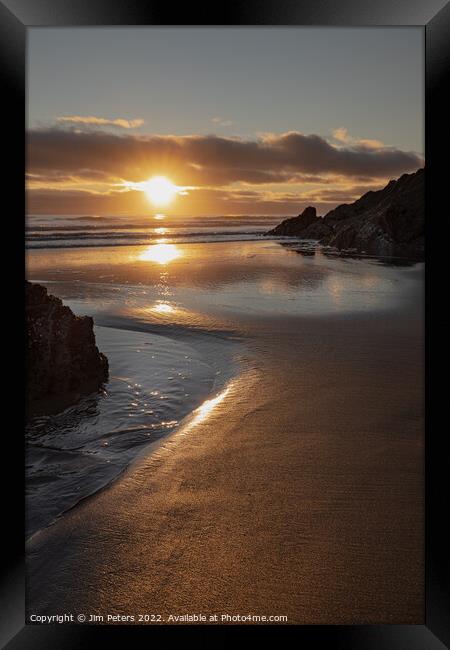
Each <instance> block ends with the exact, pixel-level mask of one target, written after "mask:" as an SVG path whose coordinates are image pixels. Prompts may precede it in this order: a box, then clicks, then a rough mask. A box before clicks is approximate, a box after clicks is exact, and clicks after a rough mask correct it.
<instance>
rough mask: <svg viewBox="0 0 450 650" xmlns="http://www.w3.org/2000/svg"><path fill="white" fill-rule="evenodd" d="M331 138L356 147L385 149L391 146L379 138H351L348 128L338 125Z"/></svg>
mask: <svg viewBox="0 0 450 650" xmlns="http://www.w3.org/2000/svg"><path fill="white" fill-rule="evenodd" d="M333 138H334V139H335V140H336V141H337V142H342V143H343V144H346V145H350V146H352V147H353V148H356V149H386V150H387V149H391V148H392V147H388V146H387V145H385V144H384V143H383V142H381V140H370V139H361V138H353V137H352V136H351V135H350V134H349V132H348V130H347V129H346V128H345V127H343V126H341V127H339V129H334V131H333Z"/></svg>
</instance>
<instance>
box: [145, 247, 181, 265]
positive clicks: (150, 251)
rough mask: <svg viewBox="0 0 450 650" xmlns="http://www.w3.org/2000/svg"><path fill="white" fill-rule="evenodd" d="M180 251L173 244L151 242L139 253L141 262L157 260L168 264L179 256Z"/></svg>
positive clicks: (159, 262)
mask: <svg viewBox="0 0 450 650" xmlns="http://www.w3.org/2000/svg"><path fill="white" fill-rule="evenodd" d="M181 255H182V253H181V251H180V250H179V249H178V248H177V246H175V244H152V246H148V248H146V249H145V250H144V251H142V253H141V254H140V255H139V259H140V260H141V261H142V262H157V263H158V264H169V262H173V260H176V259H177V257H181Z"/></svg>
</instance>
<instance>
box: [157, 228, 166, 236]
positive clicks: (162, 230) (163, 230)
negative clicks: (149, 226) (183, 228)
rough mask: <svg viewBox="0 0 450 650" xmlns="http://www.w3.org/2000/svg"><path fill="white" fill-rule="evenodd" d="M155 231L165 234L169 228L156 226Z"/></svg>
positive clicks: (158, 233)
mask: <svg viewBox="0 0 450 650" xmlns="http://www.w3.org/2000/svg"><path fill="white" fill-rule="evenodd" d="M155 232H156V234H157V235H165V234H166V232H167V228H155Z"/></svg>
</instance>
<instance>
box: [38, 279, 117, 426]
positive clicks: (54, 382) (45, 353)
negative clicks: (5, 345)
mask: <svg viewBox="0 0 450 650" xmlns="http://www.w3.org/2000/svg"><path fill="white" fill-rule="evenodd" d="M25 316H26V346H27V349H26V406H27V416H31V415H37V414H45V413H52V412H57V411H59V410H62V409H64V408H66V407H67V406H69V405H70V404H73V403H75V402H76V401H77V400H78V399H79V398H80V397H81V395H86V394H89V393H92V392H94V391H96V390H98V389H99V387H100V386H101V384H102V383H103V382H105V381H106V380H107V379H108V360H107V358H106V357H105V355H104V354H102V353H101V352H99V351H98V348H97V346H96V345H95V336H94V330H93V320H92V318H90V317H89V316H82V317H79V316H75V315H74V313H73V312H72V311H71V309H69V307H66V306H64V305H63V303H62V301H61V300H60V299H59V298H56V297H55V296H51V295H49V294H48V293H47V289H46V288H45V287H43V286H41V285H39V284H32V283H31V282H25Z"/></svg>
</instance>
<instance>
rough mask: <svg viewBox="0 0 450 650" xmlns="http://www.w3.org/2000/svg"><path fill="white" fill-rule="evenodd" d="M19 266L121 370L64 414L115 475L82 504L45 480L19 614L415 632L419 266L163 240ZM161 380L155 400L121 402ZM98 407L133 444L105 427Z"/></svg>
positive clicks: (45, 257) (420, 503) (270, 244)
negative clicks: (52, 500)
mask: <svg viewBox="0 0 450 650" xmlns="http://www.w3.org/2000/svg"><path fill="white" fill-rule="evenodd" d="M253 239H256V237H253ZM288 243H289V242H288ZM297 248H298V247H297ZM27 275H28V278H29V279H30V280H31V281H37V282H41V283H42V284H45V286H47V288H48V290H49V291H50V292H53V293H55V295H58V296H59V297H61V298H62V299H63V300H64V302H65V304H68V305H69V306H71V308H72V309H73V310H74V311H75V312H76V313H87V314H89V315H92V316H93V317H94V321H95V324H96V328H97V330H96V331H97V339H98V344H99V346H100V349H102V345H101V342H102V341H103V342H104V346H106V347H107V348H108V352H109V355H108V356H109V360H110V367H111V371H112V377H113V380H112V381H113V382H114V381H116V379H117V377H118V376H119V375H120V376H123V377H126V378H127V380H128V379H129V380H130V381H129V383H127V384H126V390H125V394H124V393H121V392H120V391H117V390H116V389H114V388H110V389H109V390H110V394H109V401H108V396H106V397H105V398H104V400H103V401H102V399H103V398H102V397H98V400H100V402H99V404H100V406H99V405H98V404H97V406H96V407H95V408H96V409H97V412H96V414H95V415H94V416H92V417H93V418H94V419H93V420H92V427H90V428H86V427H85V425H80V423H79V421H78V422H77V423H75V424H73V423H72V424H71V427H72V429H71V432H72V433H71V435H72V438H71V439H70V444H71V445H72V447H71V450H70V451H71V453H72V454H73V453H74V452H75V447H76V445H75V444H72V442H73V440H74V439H76V440H78V441H79V440H80V436H81V439H82V448H81V449H80V451H79V452H78V453H79V455H78V456H77V463H78V461H79V459H80V458H81V459H83V461H84V460H85V459H86V458H88V459H89V462H91V461H92V463H95V462H96V461H97V459H99V458H100V459H101V460H102V461H105V463H106V461H107V460H109V461H111V462H112V463H113V464H115V467H116V469H117V471H115V472H110V471H109V469H108V470H107V471H106V470H104V469H103V468H104V467H106V464H105V465H102V466H101V467H102V469H101V470H98V473H97V474H95V481H94V482H93V483H92V486H91V487H92V489H90V490H88V491H87V492H86V494H85V495H83V498H79V499H76V498H74V497H73V494H74V485H73V482H72V483H71V482H70V481H69V482H68V480H67V476H68V475H69V474H70V476H71V477H72V479H73V477H75V479H76V480H77V481H79V482H80V483H81V482H82V480H81V476H82V473H79V474H77V472H78V469H77V467H78V465H76V466H75V465H74V466H70V468H69V470H70V471H68V472H67V473H64V471H61V466H59V469H58V472H55V476H56V478H55V476H53V477H51V478H52V480H53V483H55V482H56V484H57V485H63V486H65V490H66V495H68V497H69V496H70V498H68V497H67V500H66V501H64V500H63V501H64V502H63V501H61V500H59V501H58V502H57V504H56V505H55V508H54V511H53V512H52V513H47V514H46V513H45V512H44V510H45V509H44V510H43V511H42V512H43V514H42V517H41V519H40V520H39V521H40V522H41V524H39V525H36V526H34V527H32V530H31V532H32V534H31V536H30V537H29V539H28V541H27V616H28V617H29V616H30V615H32V614H42V615H43V614H54V613H63V612H72V613H74V614H78V613H82V614H95V615H98V616H105V617H106V616H107V615H123V616H127V615H133V616H135V617H136V620H134V621H129V622H136V623H146V622H147V623H154V622H156V623H167V622H170V623H176V622H183V621H181V620H178V621H177V620H173V619H170V618H169V617H171V616H172V617H173V616H175V617H177V616H178V617H180V616H183V615H189V614H205V615H208V616H209V615H214V614H217V616H218V621H217V622H219V623H220V622H223V621H221V619H220V617H221V616H222V615H229V616H231V617H232V616H236V615H242V616H244V615H248V614H251V615H254V616H259V617H264V616H267V617H269V616H276V617H287V621H286V620H284V619H280V620H278V621H277V620H275V621H273V622H280V623H283V624H285V623H286V622H287V623H288V624H290V623H291V624H293V623H299V624H383V623H404V624H407V623H421V622H423V620H424V574H423V572H424V563H423V554H424V548H423V533H424V512H423V507H424V499H423V489H424V473H423V445H424V439H423V436H424V432H423V322H422V320H423V265H421V264H416V265H411V266H395V265H389V264H385V263H383V262H382V261H381V262H380V261H379V260H374V259H364V258H363V259H353V258H341V257H335V256H329V255H327V254H326V253H325V252H324V251H321V250H319V249H318V250H315V249H314V247H311V245H309V246H307V247H304V248H303V249H302V250H301V251H300V252H298V251H297V250H295V247H292V246H286V245H284V246H283V245H282V244H280V243H279V242H277V241H270V240H266V241H239V242H237V241H226V242H224V241H219V240H216V241H208V242H196V243H192V242H186V241H185V240H184V241H181V243H179V242H177V241H175V242H174V240H170V239H169V240H166V241H161V242H159V243H155V244H152V245H150V246H125V245H123V246H118V247H114V246H109V247H104V248H102V247H99V248H86V249H82V248H80V247H78V248H72V247H71V248H69V247H68V248H65V249H62V248H58V249H55V250H50V249H48V248H46V249H42V250H39V249H36V250H30V251H28V256H27ZM133 337H138V338H136V339H133ZM145 343H149V344H152V345H154V346H155V350H156V354H154V355H153V356H154V359H152V354H149V355H148V356H144V354H143V352H142V350H143V349H144V345H145ZM126 345H128V346H131V347H132V350H133V354H134V355H135V356H134V357H133V354H131V352H130V349H127V348H126ZM186 346H188V347H186ZM138 351H140V352H138ZM136 355H137V357H136ZM136 358H137V359H139V363H135V362H134V361H133V359H136ZM181 359H184V360H186V359H188V360H189V367H188V368H184V367H183V368H182V366H181V365H180V363H181ZM120 364H122V365H120ZM123 364H125V365H123ZM119 368H120V372H119ZM133 368H134V370H133ZM136 368H138V370H136ZM147 368H148V373H149V374H148V376H147V374H146V369H147ZM156 369H157V370H158V371H157V372H156ZM177 372H179V373H182V374H183V373H184V374H183V376H184V377H186V379H183V380H182V381H181V379H180V380H176V381H175V380H174V377H175V374H174V373H177ZM133 373H136V374H133ZM151 373H153V375H152V374H151ZM177 376H181V375H177ZM148 377H150V378H151V381H150V382H149V383H148V384H146V383H145V382H146V381H149V380H148ZM115 378H116V379H115ZM133 379H135V381H134V383H133ZM158 381H159V384H158V388H157V389H156V390H158V391H159V392H160V394H159V397H161V395H163V396H165V397H167V399H168V402H167V406H166V407H165V408H166V409H167V410H166V411H164V412H158V413H155V409H154V407H153V406H151V405H150V406H146V407H144V406H143V405H141V404H140V402H139V401H137V402H135V403H136V404H138V406H137V407H133V408H131V407H130V406H129V405H130V403H131V402H130V400H131V397H132V394H133V387H135V384H140V385H141V386H140V387H141V388H142V391H143V392H144V393H145V394H146V396H147V397H148V396H150V394H151V392H152V391H153V390H155V387H154V385H156V383H157V382H158ZM174 381H175V384H174V383H173V382H174ZM186 381H188V382H190V388H189V390H186V389H185V387H184V386H185V384H184V382H186ZM177 382H178V383H177ZM169 387H170V388H169ZM106 390H107V391H108V386H106ZM127 391H129V392H127ZM186 394H188V396H187V398H186ZM154 397H157V396H156V395H155V396H154ZM139 399H140V398H139ZM125 402H126V404H127V408H128V410H126V409H124V408H122V407H123V405H124V404H125ZM144 403H146V402H145V401H144ZM110 404H112V405H113V406H114V407H115V408H118V409H119V408H120V413H121V415H120V417H122V416H123V413H126V417H127V418H129V419H130V420H133V422H135V423H136V426H135V427H134V429H133V430H134V431H137V432H138V436H137V437H136V436H135V435H134V434H133V435H131V437H130V435H129V434H127V435H126V436H125V437H123V436H124V434H123V431H124V426H123V423H121V424H120V426H117V428H116V430H114V431H113V432H112V433H113V434H114V435H112V437H111V438H108V435H107V434H108V432H109V433H111V427H112V424H111V422H112V421H113V420H114V417H113V416H112V412H111V411H110V410H109V408H110V407H109V405H110ZM134 408H136V410H133V409H134ZM145 408H149V409H150V410H152V411H153V413H152V414H146V413H145ZM142 409H144V410H142ZM99 413H100V415H99ZM174 414H175V415H174ZM150 416H151V417H150ZM156 416H157V417H156ZM90 417H91V416H90ZM155 418H156V419H155ZM79 420H81V421H83V422H84V421H85V420H84V419H83V417H80V418H79ZM58 422H61V421H58V420H56V421H54V424H55V430H56V433H55V434H54V435H55V436H56V438H55V439H54V440H53V442H55V440H56V441H57V442H58V445H59V446H58V445H57V447H58V449H57V452H58V453H59V452H61V451H63V449H62V447H61V440H62V439H63V438H64V436H63V435H62V432H61V431H59V432H58V430H57V429H58V426H59V425H58ZM71 422H72V421H71ZM165 422H169V423H171V426H169V427H166V429H164V427H163V426H162V424H163V423H165ZM149 424H157V425H159V428H158V427H155V428H154V429H152V430H150V434H151V435H150V436H147V434H148V433H149V430H148V425H149ZM80 427H81V428H80ZM83 427H84V428H83ZM96 427H97V429H96ZM146 427H147V428H146ZM94 430H95V431H96V435H94V434H93V433H92V432H93V431H94ZM153 431H156V433H152V432H153ZM97 434H98V435H97ZM31 435H32V436H34V438H33V440H34V441H36V439H38V440H40V445H41V448H42V446H48V447H49V446H51V444H50V441H49V440H45V439H44V440H42V439H41V438H39V436H40V435H41V434H39V431H37V432H36V430H35V431H34V432H32V433H31ZM127 436H128V437H127ZM146 436H147V437H146ZM110 439H111V440H116V441H117V445H116V447H115V448H114V445H113V448H112V449H108V446H106V447H105V446H103V445H104V443H105V441H107V440H110ZM66 440H67V438H66ZM125 442H126V444H125ZM78 447H80V446H78ZM130 448H133V450H134V451H133V452H132V453H130V451H129V450H130ZM105 449H106V451H105ZM66 451H67V450H66ZM105 454H106V456H105ZM108 454H109V456H108ZM33 461H34V457H33ZM110 464H111V463H109V465H110ZM89 467H90V466H89ZM74 468H75V469H74ZM86 468H87V466H86V465H84V466H83V472H84V473H85V475H86V474H88V473H89V469H86ZM35 470H36V465H34V471H35ZM96 471H97V470H96ZM34 476H35V477H36V473H35V474H34ZM72 479H71V480H72ZM40 480H41V485H44V486H45V489H46V490H47V494H51V493H52V491H53V492H55V489H54V488H51V487H49V486H50V485H51V481H50V480H49V477H47V479H46V478H45V477H41V479H40ZM58 481H60V483H58ZM61 481H62V482H61ZM41 489H43V488H42V487H40V488H39V490H41ZM36 490H37V488H36ZM39 494H40V495H41V496H39ZM44 495H45V490H44V492H42V493H39V491H38V490H37V491H35V492H34V496H35V501H34V504H35V506H36V508H37V510H39V508H40V507H41V506H40V505H39V504H40V503H41V502H42V501H44V500H45V499H44V498H43V496H44ZM50 524H51V525H50ZM139 615H155V616H157V617H161V618H158V619H157V620H148V621H146V620H143V621H142V620H138V617H139ZM97 622H100V621H99V620H97ZM104 622H107V621H106V619H105V621H104ZM112 622H120V621H112ZM225 622H231V621H228V620H227V621H225ZM252 622H264V620H260V621H252Z"/></svg>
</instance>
